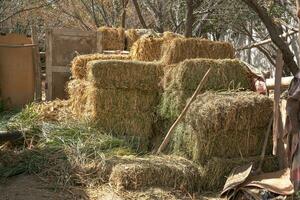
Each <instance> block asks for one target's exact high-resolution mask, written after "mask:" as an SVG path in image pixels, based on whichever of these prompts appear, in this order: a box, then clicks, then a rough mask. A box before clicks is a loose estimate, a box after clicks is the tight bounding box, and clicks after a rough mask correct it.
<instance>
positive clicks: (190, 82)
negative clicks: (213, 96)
mask: <svg viewBox="0 0 300 200" xmlns="http://www.w3.org/2000/svg"><path fill="white" fill-rule="evenodd" d="M209 68H211V69H212V71H211V73H210V74H209V77H208V79H207V80H208V81H207V82H206V83H205V85H204V87H203V88H202V91H201V92H203V91H207V90H214V91H221V90H230V89H240V88H243V89H251V87H252V82H251V80H250V79H249V70H248V69H247V66H246V65H245V64H244V63H242V62H240V61H238V60H234V59H223V60H213V59H191V60H185V61H183V62H181V63H179V64H178V65H176V66H175V65H171V66H169V67H168V68H167V69H166V70H165V71H166V72H165V77H164V81H163V85H164V93H163V97H162V100H161V104H160V113H161V115H162V116H164V117H165V118H168V119H171V120H174V119H175V118H176V117H177V116H178V115H179V114H180V112H181V110H182V109H183V108H184V106H185V104H186V101H187V99H188V98H189V97H191V96H192V94H193V93H194V91H195V90H196V88H197V86H198V84H199V82H200V81H201V79H202V77H203V76H204V74H205V73H206V71H207V70H208V69H209Z"/></svg>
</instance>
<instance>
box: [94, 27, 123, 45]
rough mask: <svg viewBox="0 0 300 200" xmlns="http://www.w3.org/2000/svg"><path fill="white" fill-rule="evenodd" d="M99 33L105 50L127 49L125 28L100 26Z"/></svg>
mask: <svg viewBox="0 0 300 200" xmlns="http://www.w3.org/2000/svg"><path fill="white" fill-rule="evenodd" d="M98 33H100V35H101V45H102V49H103V50H124V49H125V30H124V29H123V28H111V27H100V28H99V29H98Z"/></svg>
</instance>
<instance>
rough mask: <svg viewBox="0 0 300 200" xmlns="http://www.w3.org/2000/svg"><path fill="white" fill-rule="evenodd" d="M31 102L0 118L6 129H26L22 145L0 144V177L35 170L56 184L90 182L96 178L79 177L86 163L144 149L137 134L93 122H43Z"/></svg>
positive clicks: (137, 152)
mask: <svg viewBox="0 0 300 200" xmlns="http://www.w3.org/2000/svg"><path fill="white" fill-rule="evenodd" d="M34 106H35V105H29V106H27V107H26V108H25V109H24V110H22V111H21V112H19V113H11V114H8V115H5V116H4V115H3V116H1V118H0V120H1V122H0V124H2V126H3V127H6V129H8V130H26V131H24V136H25V142H24V145H22V146H17V147H14V148H13V149H10V148H8V147H7V145H3V146H2V147H1V146H0V149H1V151H0V179H1V178H2V179H3V178H7V177H11V176H14V175H18V174H22V173H28V174H32V173H33V174H36V173H38V174H39V175H40V176H41V177H42V178H45V179H46V180H47V181H49V179H51V180H52V182H53V181H54V182H55V183H57V184H58V185H59V187H62V186H63V187H67V186H74V185H77V184H82V183H83V182H84V183H86V182H90V184H92V183H94V182H95V183H96V182H97V180H96V177H90V180H82V179H80V180H79V178H78V174H82V170H84V169H85V168H86V166H90V165H97V163H103V160H105V158H108V157H113V156H118V155H121V156H123V155H137V154H143V153H144V152H142V151H141V150H140V149H139V141H138V140H137V139H136V138H133V137H132V138H128V137H116V136H114V135H112V134H110V133H106V132H104V131H103V130H102V129H101V128H100V127H97V126H96V125H94V124H89V123H86V122H82V121H80V122H79V121H77V122H60V123H58V122H55V123H52V122H51V123H50V122H49V123H48V122H47V123H46V122H43V121H41V120H40V117H39V113H37V112H36V110H35V107H34ZM91 175H93V174H91ZM86 178H87V179H89V178H88V176H86Z"/></svg>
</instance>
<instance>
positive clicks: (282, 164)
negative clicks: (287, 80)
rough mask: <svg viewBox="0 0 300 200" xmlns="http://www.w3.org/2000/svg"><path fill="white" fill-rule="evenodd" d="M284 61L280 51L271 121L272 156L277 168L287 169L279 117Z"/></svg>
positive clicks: (277, 60)
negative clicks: (275, 156)
mask: <svg viewBox="0 0 300 200" xmlns="http://www.w3.org/2000/svg"><path fill="white" fill-rule="evenodd" d="M283 65H284V61H283V58H282V53H281V51H280V50H278V52H277V57H276V71H275V88H274V112H273V113H274V119H273V122H274V123H273V155H277V156H278V160H279V168H280V169H284V168H286V167H287V157H286V154H285V148H284V143H283V123H282V119H281V115H280V95H281V90H280V86H281V77H282V72H283Z"/></svg>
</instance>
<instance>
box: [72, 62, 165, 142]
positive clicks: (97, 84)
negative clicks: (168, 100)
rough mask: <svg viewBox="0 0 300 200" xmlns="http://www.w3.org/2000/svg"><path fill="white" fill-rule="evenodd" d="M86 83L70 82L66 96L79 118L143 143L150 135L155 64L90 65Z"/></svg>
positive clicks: (155, 95)
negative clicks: (69, 97)
mask: <svg viewBox="0 0 300 200" xmlns="http://www.w3.org/2000/svg"><path fill="white" fill-rule="evenodd" d="M87 70H88V76H87V77H86V80H73V81H72V82H71V83H70V84H69V93H70V96H71V99H72V100H73V107H74V109H77V111H76V112H77V113H78V115H79V116H82V117H84V118H85V119H89V120H91V121H94V122H96V123H97V124H98V125H99V126H101V127H103V128H104V129H105V130H107V131H111V132H113V133H116V134H124V135H130V136H137V137H139V138H140V139H142V140H143V141H147V140H148V139H149V138H150V137H151V136H152V134H153V130H152V126H153V124H154V121H155V116H154V113H155V108H156V106H157V105H158V102H159V99H158V94H159V90H160V87H159V84H158V83H159V80H160V76H161V74H162V72H161V66H160V64H158V63H146V62H136V61H124V60H123V61H121V60H100V61H91V62H89V63H88V66H87Z"/></svg>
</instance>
